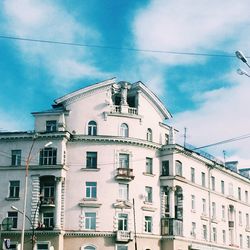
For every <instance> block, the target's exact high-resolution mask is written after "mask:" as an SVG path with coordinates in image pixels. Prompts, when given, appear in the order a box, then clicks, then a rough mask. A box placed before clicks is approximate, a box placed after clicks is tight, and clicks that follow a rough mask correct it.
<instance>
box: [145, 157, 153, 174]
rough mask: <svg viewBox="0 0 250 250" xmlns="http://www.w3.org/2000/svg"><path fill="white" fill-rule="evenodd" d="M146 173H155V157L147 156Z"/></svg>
mask: <svg viewBox="0 0 250 250" xmlns="http://www.w3.org/2000/svg"><path fill="white" fill-rule="evenodd" d="M145 173H146V174H153V158H150V157H146V171H145Z"/></svg>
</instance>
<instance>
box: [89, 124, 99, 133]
mask: <svg viewBox="0 0 250 250" xmlns="http://www.w3.org/2000/svg"><path fill="white" fill-rule="evenodd" d="M88 135H97V124H96V122H95V121H90V122H89V123H88Z"/></svg>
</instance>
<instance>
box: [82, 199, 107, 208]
mask: <svg viewBox="0 0 250 250" xmlns="http://www.w3.org/2000/svg"><path fill="white" fill-rule="evenodd" d="M101 205H102V204H101V203H97V202H96V201H95V200H83V201H81V202H79V206H80V207H90V208H91V207H92V208H99V207H100V206H101Z"/></svg>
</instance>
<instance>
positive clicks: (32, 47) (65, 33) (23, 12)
mask: <svg viewBox="0 0 250 250" xmlns="http://www.w3.org/2000/svg"><path fill="white" fill-rule="evenodd" d="M2 11H3V14H4V17H5V29H6V33H7V34H11V35H15V36H18V37H25V38H33V39H42V40H52V41H66V42H77V41H85V42H86V43H87V42H89V41H92V42H93V41H95V40H96V39H98V38H99V37H100V34H99V33H98V32H97V31H95V29H93V28H91V27H90V25H89V24H87V23H79V22H78V21H77V20H76V19H74V18H73V17H72V15H70V13H68V12H67V11H66V10H65V9H63V8H62V7H61V6H58V5H56V3H55V2H53V3H52V2H51V1H31V0H15V1H13V0H8V1H5V2H4V4H3V10H2ZM17 46H18V48H19V49H20V51H21V52H22V54H21V55H20V56H22V58H23V60H24V61H25V62H29V63H31V64H32V65H36V66H42V67H44V68H45V69H46V70H47V71H48V72H49V74H50V75H51V76H53V79H54V83H56V84H58V85H61V84H62V86H63V85H64V84H65V81H66V80H67V81H68V82H67V84H70V82H69V81H70V80H71V81H72V82H71V84H72V83H73V81H74V80H78V79H81V78H84V77H89V74H91V73H95V74H97V75H98V76H102V77H104V76H105V75H106V74H105V73H103V72H102V71H101V70H100V69H98V68H97V67H96V66H95V65H94V64H93V58H92V55H91V54H90V52H89V51H87V50H86V49H85V48H79V47H69V46H63V45H58V44H57V45H56V44H44V43H43V44H41V43H30V42H20V41H19V42H18V43H17ZM64 62H65V63H66V64H65V65H64V67H63V63H64ZM69 62H70V63H69ZM73 65H74V66H76V67H77V69H75V68H74V67H72V66H73ZM62 68H64V70H62ZM79 68H81V70H79Z"/></svg>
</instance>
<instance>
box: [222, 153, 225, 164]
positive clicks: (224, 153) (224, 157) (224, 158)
mask: <svg viewBox="0 0 250 250" xmlns="http://www.w3.org/2000/svg"><path fill="white" fill-rule="evenodd" d="M222 152H223V158H224V163H226V150H223V151H222Z"/></svg>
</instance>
